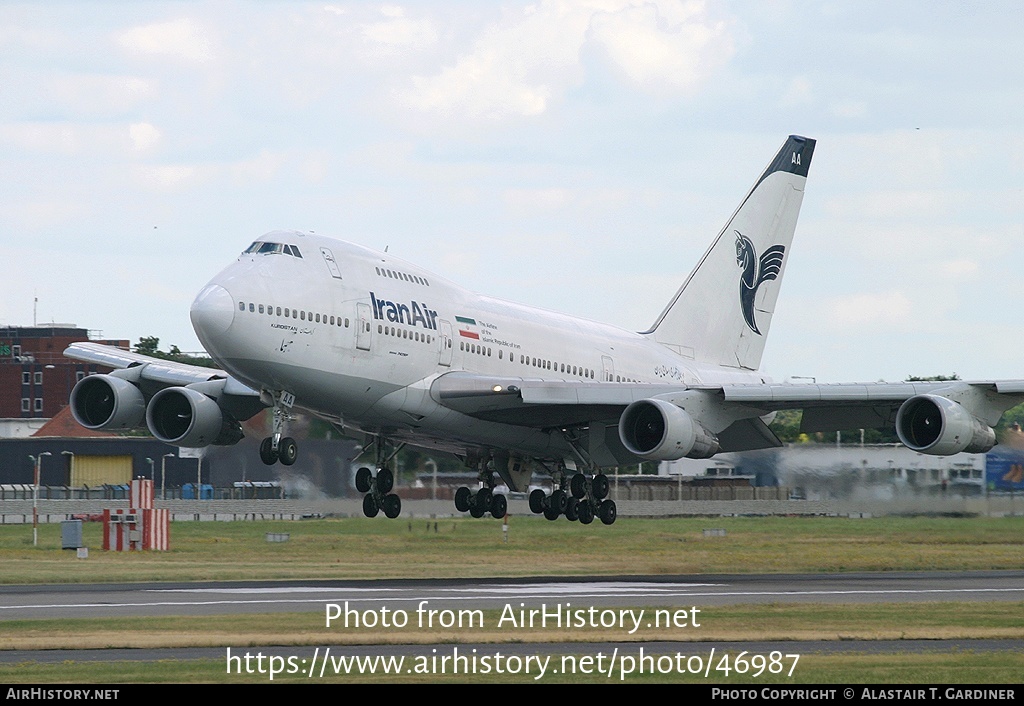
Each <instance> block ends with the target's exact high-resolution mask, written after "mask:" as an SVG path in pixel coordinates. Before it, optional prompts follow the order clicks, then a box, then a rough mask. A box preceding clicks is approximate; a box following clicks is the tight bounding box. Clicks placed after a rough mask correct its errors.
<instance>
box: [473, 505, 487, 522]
mask: <svg viewBox="0 0 1024 706" xmlns="http://www.w3.org/2000/svg"><path fill="white" fill-rule="evenodd" d="M485 512H487V511H486V510H484V509H483V508H482V507H480V506H479V505H477V504H476V503H473V504H472V505H470V506H469V514H470V515H471V516H473V517H475V518H476V519H478V520H479V519H480V518H481V517H483V516H484V513H485Z"/></svg>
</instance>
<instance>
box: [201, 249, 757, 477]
mask: <svg viewBox="0 0 1024 706" xmlns="http://www.w3.org/2000/svg"><path fill="white" fill-rule="evenodd" d="M283 246H287V247H283ZM293 248H294V250H293ZM261 250H262V252H261ZM192 322H193V326H194V327H195V330H196V333H197V335H198V336H199V339H200V340H201V341H202V343H203V345H204V346H205V347H206V349H207V351H208V352H209V353H210V355H212V356H213V358H214V359H215V360H216V361H217V362H218V363H219V364H220V365H222V366H223V367H224V369H225V370H226V371H227V372H229V373H230V374H231V375H233V376H235V377H236V378H238V379H239V380H241V381H242V382H244V383H246V384H247V385H249V386H251V387H253V388H254V389H256V390H262V391H266V392H268V393H271V394H275V393H280V392H287V393H291V394H292V395H294V397H295V404H296V406H298V407H301V408H303V409H306V410H309V411H310V412H312V413H314V414H316V415H317V416H320V417H323V418H324V419H327V420H330V421H332V422H334V423H338V424H343V425H345V426H346V427H348V428H352V429H361V430H363V431H367V432H372V433H385V434H387V435H388V436H389V437H390V438H393V439H400V440H406V441H410V442H412V443H415V444H418V445H421V446H433V447H438V448H443V449H446V450H450V451H454V452H463V451H465V450H467V449H473V448H475V449H479V448H494V449H507V450H510V451H516V452H519V453H524V454H528V455H531V456H536V457H541V458H564V457H566V456H567V455H568V447H567V445H566V443H565V441H564V439H563V437H562V435H561V434H559V433H549V432H548V431H546V430H539V429H533V428H530V427H525V426H515V425H510V424H500V423H495V422H487V421H481V420H478V419H475V418H472V417H469V416H466V415H464V414H460V413H458V412H456V411H453V410H451V409H448V408H446V407H444V406H442V405H440V404H438V403H437V402H436V401H435V400H434V399H432V398H431V396H430V392H429V391H430V385H431V383H432V382H433V381H434V380H435V379H436V378H437V377H438V376H440V375H443V374H445V373H448V372H451V371H460V370H464V371H469V372H473V373H477V374H481V375H493V376H497V377H503V378H528V379H544V380H558V381H570V382H571V381H581V382H606V383H609V384H614V383H616V382H632V383H674V384H677V385H679V384H685V385H688V386H689V385H698V384H708V383H712V382H713V383H725V382H736V383H743V382H756V383H761V382H765V378H764V377H763V376H762V375H760V374H759V373H756V372H754V373H752V372H749V371H744V370H740V369H737V368H725V367H715V366H708V365H702V364H699V363H696V362H694V361H692V360H687V359H685V358H683V357H681V356H679V355H677V354H676V353H674V352H673V351H671V350H669V349H668V348H666V347H665V346H663V345H661V344H659V343H656V342H655V341H653V340H651V339H650V338H649V337H648V336H645V335H642V334H638V333H633V332H629V331H624V330H622V329H619V328H616V327H614V326H609V325H606V324H601V323H597V322H593V321H588V320H585V319H579V318H575V317H572V316H566V315H564V314H558V313H554V312H551V311H547V310H544V309H538V308H534V307H528V306H523V305H519V304H514V303H510V302H506V301H502V300H499V299H494V298H491V297H486V296H481V295H479V294H475V293H473V292H469V291H467V290H465V289H462V288H460V287H458V286H457V285H455V284H453V283H451V282H449V281H447V280H445V279H442V278H441V277H438V276H436V275H433V274H431V273H429V272H426V271H425V270H423V269H421V268H419V267H416V266H415V265H412V264H410V263H408V262H404V261H402V260H399V259H397V258H394V257H392V256H390V255H388V254H386V253H380V252H376V251H373V250H369V249H367V248H363V247H360V246H357V245H353V244H350V243H345V242H341V241H337V240H332V239H328V238H324V237H321V236H316V235H311V234H303V233H298V232H291V231H288V232H274V233H269V234H267V235H265V236H263V238H262V239H261V240H260V241H257V243H254V245H253V246H251V247H250V248H249V250H247V251H246V252H245V253H243V254H242V255H241V256H240V257H239V258H238V260H237V261H236V262H235V263H233V264H231V265H230V266H228V267H227V268H226V269H224V270H223V271H222V272H220V273H219V274H218V275H217V276H216V277H214V278H213V279H212V280H211V281H210V283H209V284H208V285H207V287H206V288H204V289H203V291H202V292H200V294H199V295H198V296H197V297H196V300H195V302H194V303H193V305H192Z"/></svg>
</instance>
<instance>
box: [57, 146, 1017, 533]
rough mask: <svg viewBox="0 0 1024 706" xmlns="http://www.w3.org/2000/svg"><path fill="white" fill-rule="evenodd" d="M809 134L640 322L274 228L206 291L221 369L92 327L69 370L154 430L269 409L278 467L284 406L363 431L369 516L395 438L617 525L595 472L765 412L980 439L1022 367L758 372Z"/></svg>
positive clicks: (78, 391) (120, 415) (545, 506)
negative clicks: (910, 376)
mask: <svg viewBox="0 0 1024 706" xmlns="http://www.w3.org/2000/svg"><path fill="white" fill-rule="evenodd" d="M814 145H815V143H814V140H811V139H808V138H804V137H797V136H792V137H790V138H789V139H788V140H786V143H785V144H784V145H783V146H782V149H780V150H779V152H778V154H776V155H775V157H774V158H773V159H772V161H771V162H770V163H769V165H768V167H767V168H766V169H765V170H764V172H763V173H762V174H761V176H760V177H759V178H758V179H757V181H756V182H755V184H754V186H753V188H752V189H751V190H750V192H749V193H748V194H747V195H746V197H745V198H744V199H743V200H742V201H741V202H740V205H739V207H738V208H737V209H736V211H735V213H733V215H732V216H731V217H730V218H729V219H728V221H727V222H726V224H725V227H724V228H722V231H721V232H720V233H719V234H718V235H717V236H716V237H715V239H714V240H713V241H712V243H711V246H710V247H709V248H708V250H707V252H706V253H704V256H703V257H702V258H701V259H700V262H698V263H697V266H696V267H695V268H694V270H693V272H691V273H690V275H689V277H687V278H686V280H685V281H684V282H683V284H682V286H681V287H680V288H679V291H678V292H676V294H675V296H674V297H672V299H671V301H669V302H668V305H667V306H666V307H665V310H664V311H663V312H662V313H661V315H660V316H659V317H658V318H657V320H656V321H655V322H654V325H652V326H651V327H650V328H649V329H648V330H646V331H643V332H641V333H634V332H632V331H624V330H622V329H619V328H616V327H614V326H608V325H605V324H600V323H596V322H593V321H587V320H583V319H578V318H575V317H572V316H565V315H563V314H556V313H553V312H550V311H547V310H544V309H536V308H533V307H528V306H522V305H519V304H513V303H511V302H507V301H503V300H500V299H494V298H491V297H487V296H483V295H480V294H476V293H473V292H469V291H467V290H465V289H463V288H461V287H459V286H458V285H456V284H454V283H452V282H449V281H448V280H446V279H444V278H442V277H439V276H437V275H435V274H432V273H430V272H427V271H425V270H423V269H421V268H420V267H417V266H416V265H414V264H412V263H409V262H404V261H402V260H399V259H398V258H395V257H393V256H391V255H389V254H387V253H381V252H377V251H374V250H370V249H368V248H364V247H361V246H358V245H353V244H351V243H345V242H341V241H337V240H331V239H328V238H324V237H321V236H318V235H312V234H309V233H299V232H290V231H289V232H273V233H268V234H267V235H265V236H263V237H262V238H260V239H259V240H257V241H256V242H254V243H253V244H252V245H250V246H249V247H248V248H246V250H245V251H244V252H243V253H242V254H241V255H240V256H239V258H238V259H237V260H236V261H235V262H234V263H232V264H230V265H229V266H228V267H227V268H226V269H224V270H223V271H221V272H220V274H218V275H217V276H215V277H214V278H213V279H212V280H211V281H210V283H209V284H208V285H207V286H206V287H204V288H203V290H202V291H201V292H199V294H198V296H197V297H196V298H195V301H194V302H193V304H192V311H191V316H192V324H193V326H194V327H195V330H196V334H197V335H198V336H199V339H200V341H202V343H203V345H204V346H205V347H206V350H207V351H208V352H209V353H210V355H211V356H213V358H214V359H215V360H216V361H217V362H218V364H219V365H221V366H222V368H223V370H222V371H215V370H210V369H208V368H199V367H193V366H189V365H181V364H175V363H169V362H167V361H163V360H156V359H152V358H148V357H146V356H143V355H139V354H136V353H130V352H126V351H122V350H120V349H116V348H110V347H105V346H101V345H98V344H93V343H77V344H74V345H72V346H71V347H69V348H68V349H67V351H66V352H65V353H66V355H68V356H70V357H72V358H77V359H79V360H84V361H88V362H91V363H97V364H102V365H106V366H110V367H112V368H115V370H114V372H112V373H110V374H109V375H94V376H90V377H87V378H85V379H83V380H82V381H81V382H79V383H78V384H77V385H76V386H75V388H74V390H73V391H72V393H71V408H72V412H73V413H74V416H75V419H77V420H78V422H79V423H80V424H82V425H83V426H86V427H88V428H90V429H104V430H119V429H131V428H135V427H140V426H142V425H143V424H145V425H146V426H148V428H149V430H150V432H152V434H153V435H154V436H155V437H157V438H158V439H160V440H161V441H164V442H167V443H169V444H174V445H177V446H184V447H201V446H206V445H209V444H233V443H236V442H237V441H238V440H239V439H241V438H242V429H241V426H240V424H239V422H240V421H242V420H246V419H248V418H250V417H252V416H253V415H255V414H256V413H257V412H259V411H260V410H262V409H265V408H267V407H272V408H273V419H274V427H273V434H272V435H271V436H269V437H267V438H266V439H264V440H263V443H262V446H261V449H260V456H261V458H262V459H263V461H264V462H265V463H267V464H273V463H276V462H277V461H280V462H281V463H282V464H285V465H291V464H293V463H294V462H295V459H296V455H297V452H298V451H297V446H296V443H295V441H294V439H292V438H291V437H289V436H288V435H287V426H288V419H289V415H290V410H292V409H293V408H299V409H303V410H306V411H308V412H310V413H312V414H314V415H316V416H318V417H321V418H322V419H325V420H327V421H329V422H331V423H332V424H334V425H335V426H336V427H337V428H338V429H341V430H344V431H345V432H347V433H350V434H357V435H364V436H365V438H367V439H368V441H369V443H367V444H366V448H367V449H371V448H372V449H373V450H374V452H375V456H376V464H375V472H374V471H372V470H371V469H370V468H361V469H360V470H359V472H358V473H357V475H356V485H357V488H358V490H359V491H360V492H362V493H365V496H364V502H363V509H364V511H365V514H366V515H367V516H370V517H372V516H374V515H376V514H377V513H378V512H379V511H380V510H383V511H384V513H385V514H386V515H387V516H388V517H397V516H398V515H399V514H400V513H401V501H400V499H399V498H398V496H397V495H395V494H394V493H392V492H391V490H392V486H393V475H392V471H391V470H390V469H389V467H388V465H389V461H390V460H391V459H392V458H393V457H394V454H395V452H396V450H397V449H398V448H400V446H401V445H402V444H413V445H416V446H421V447H429V448H435V449H440V450H444V451H448V452H451V453H453V454H456V455H458V456H460V457H462V458H463V459H465V461H466V463H467V464H469V465H470V466H471V467H473V468H475V469H476V470H477V471H478V472H479V487H478V488H476V489H470V488H465V487H464V488H460V489H459V491H458V492H457V493H456V495H455V505H456V507H457V508H458V510H459V511H462V512H465V511H467V510H468V511H469V512H470V513H471V514H473V515H474V516H476V517H480V516H482V515H483V514H484V513H486V512H490V513H491V515H492V516H494V517H501V516H503V515H504V514H505V512H506V508H507V506H506V502H505V498H504V496H503V495H501V494H495V493H493V492H492V491H493V490H494V488H495V484H496V483H497V482H498V479H500V481H502V482H504V483H505V484H507V486H508V487H509V488H510V489H511V490H513V491H524V490H525V489H526V488H527V486H528V484H529V482H530V477H531V475H532V474H533V472H534V470H543V471H547V472H548V473H550V475H551V476H552V479H553V488H554V490H553V491H552V492H551V493H550V494H549V495H548V494H545V493H544V492H543V491H540V490H535V491H534V492H533V493H531V495H530V507H531V509H532V510H533V511H534V512H535V513H541V512H543V513H544V514H545V516H546V517H548V518H549V519H552V520H553V519H556V518H558V517H559V516H560V515H562V514H564V515H566V516H567V517H568V518H569V519H572V520H577V519H578V520H579V521H580V522H583V523H590V522H592V521H593V519H594V517H595V516H597V517H600V519H601V520H602V521H603V522H604V523H605V524H611V523H612V522H614V521H615V515H616V509H615V503H614V502H613V501H612V500H610V499H608V498H607V495H608V481H607V478H606V476H605V475H603V473H602V469H605V468H609V467H614V466H620V465H627V464H635V463H637V462H640V461H662V460H671V459H678V458H682V457H684V456H685V457H690V458H708V457H711V456H714V455H715V454H716V453H718V452H719V451H743V450H749V449H761V448H769V447H773V446H780V445H781V443H780V442H779V440H778V438H776V436H775V434H773V433H772V431H771V429H770V428H769V427H768V425H767V424H766V420H768V419H770V416H771V415H772V414H773V413H774V412H775V411H777V410H780V409H797V408H799V409H802V410H803V421H802V427H801V428H802V429H803V431H806V432H815V431H835V430H841V429H855V428H880V427H886V426H891V425H893V424H895V427H896V430H897V433H898V435H899V438H900V440H901V441H902V442H903V443H904V444H906V445H907V446H908V447H909V448H911V449H914V450H916V451H920V452H922V453H927V454H936V455H949V454H955V453H958V452H961V451H968V452H976V453H981V452H985V451H988V450H989V449H991V448H992V447H993V446H994V445H995V443H996V439H995V433H994V432H993V429H992V427H993V426H994V425H995V424H996V423H997V422H998V421H999V418H1000V417H1001V416H1002V414H1003V412H1004V411H1006V410H1007V409H1009V408H1010V407H1012V406H1014V405H1016V404H1019V403H1020V402H1021V401H1024V380H1014V381H978V382H961V381H955V382H934V383H897V384H887V383H878V384H849V385H847V384H843V385H818V384H812V385H807V384H801V385H792V384H782V385H779V384H773V383H772V382H771V381H770V380H769V379H768V378H767V377H765V376H764V375H763V374H762V373H761V372H759V371H758V368H759V367H760V363H761V354H762V352H763V350H764V346H765V340H766V337H767V335H768V331H769V329H770V327H771V322H772V315H773V313H774V311H775V303H776V300H777V299H778V296H779V286H780V284H781V283H782V276H783V274H784V273H785V269H786V262H787V259H788V255H789V252H790V246H791V243H792V240H793V233H794V231H795V229H796V221H797V215H798V213H799V211H800V204H801V202H802V200H803V195H804V184H805V182H806V181H807V171H808V168H809V167H810V164H811V157H812V156H813V154H814Z"/></svg>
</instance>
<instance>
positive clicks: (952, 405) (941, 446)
mask: <svg viewBox="0 0 1024 706" xmlns="http://www.w3.org/2000/svg"><path fill="white" fill-rule="evenodd" d="M896 434H897V435H898V436H899V437H900V441H902V442H903V444H904V445H905V446H907V447H908V448H910V449H913V450H914V451H919V452H921V453H925V454H931V455H932V456H952V455H953V454H955V453H960V452H961V451H966V452H968V453H985V452H986V451H988V450H989V449H991V448H992V447H993V446H995V445H996V433H995V431H994V430H993V429H992V427H990V426H989V425H987V424H985V423H984V422H982V421H981V420H980V419H978V418H977V417H975V416H974V415H973V414H971V413H970V412H968V411H967V410H966V409H964V408H963V406H961V405H960V404H959V403H957V402H954V401H953V400H950V399H947V398H945V397H940V396H939V395H918V396H916V397H911V398H910V399H909V400H907V401H906V402H904V403H903V405H902V406H901V407H900V410H899V412H897V413H896Z"/></svg>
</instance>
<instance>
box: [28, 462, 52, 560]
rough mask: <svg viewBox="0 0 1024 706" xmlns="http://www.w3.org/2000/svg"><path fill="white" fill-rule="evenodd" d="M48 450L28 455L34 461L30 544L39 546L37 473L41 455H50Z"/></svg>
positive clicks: (38, 473)
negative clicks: (36, 454)
mask: <svg viewBox="0 0 1024 706" xmlns="http://www.w3.org/2000/svg"><path fill="white" fill-rule="evenodd" d="M52 455H53V454H51V453H50V452H49V451H43V452H42V453H41V454H39V455H38V456H29V458H30V459H32V461H33V462H34V463H35V465H36V467H35V483H33V485H32V546H33V547H36V546H39V475H40V472H41V471H42V467H43V456H52Z"/></svg>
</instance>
